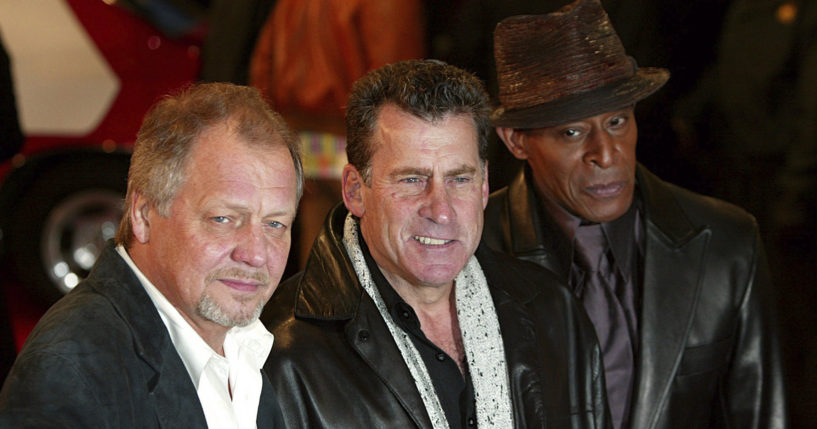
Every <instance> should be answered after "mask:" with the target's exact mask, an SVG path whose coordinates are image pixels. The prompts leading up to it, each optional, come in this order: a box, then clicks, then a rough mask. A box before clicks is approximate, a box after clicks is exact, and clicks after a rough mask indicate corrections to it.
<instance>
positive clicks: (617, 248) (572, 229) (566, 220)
mask: <svg viewBox="0 0 817 429" xmlns="http://www.w3.org/2000/svg"><path fill="white" fill-rule="evenodd" d="M537 195H539V197H540V198H539V200H540V201H542V206H543V207H544V209H545V212H546V213H549V214H550V216H551V218H553V220H554V221H555V222H556V224H557V225H558V226H559V227H560V228H561V230H562V232H563V233H564V234H565V236H566V237H567V239H568V241H569V242H570V243H573V238H574V237H575V235H576V229H577V228H578V227H579V225H581V224H583V223H587V222H589V221H587V220H585V219H582V218H581V217H579V216H576V215H574V214H572V213H570V212H568V211H567V210H565V209H564V207H562V206H561V205H559V203H557V202H556V201H555V200H553V199H552V198H551V197H550V196H548V195H544V194H540V193H539V192H537ZM640 210H641V193H640V192H639V189H638V184H636V189H635V192H634V193H633V202H632V204H630V208H629V209H628V210H627V212H625V213H624V215H622V216H620V217H618V218H617V219H614V220H612V221H610V222H602V223H601V228H602V230H603V231H604V236H605V237H606V238H607V243H608V245H609V246H610V248H611V250H612V251H613V258H614V259H615V261H616V264H618V266H619V269H620V270H621V272H622V273H625V276H628V275H629V273H630V272H631V269H630V268H631V265H632V264H631V261H632V254H633V251H634V248H635V245H636V243H637V235H636V234H635V232H636V230H637V225H638V224H639V222H640V218H641V217H640ZM633 237H636V240H634V239H633Z"/></svg>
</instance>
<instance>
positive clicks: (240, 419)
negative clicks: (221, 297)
mask: <svg viewBox="0 0 817 429" xmlns="http://www.w3.org/2000/svg"><path fill="white" fill-rule="evenodd" d="M116 251H117V252H119V254H120V255H121V256H122V259H124V260H125V262H127V263H128V265H129V266H130V267H131V269H132V270H133V272H134V273H135V274H136V277H138V278H139V281H140V282H141V283H142V286H143V287H144V288H145V291H147V293H148V295H149V296H150V299H151V300H152V301H153V304H154V305H155V306H156V309H157V310H158V311H159V315H160V316H161V318H162V321H163V322H164V324H165V326H166V327H167V331H168V333H169V334H170V339H171V341H173V345H174V346H175V347H176V351H178V353H179V356H180V357H181V359H182V362H183V363H184V366H185V367H186V368H187V372H188V373H189V374H190V379H191V380H192V381H193V385H195V387H196V391H197V392H198V395H199V401H200V402H201V406H202V408H203V409H204V416H205V418H206V419H207V426H208V427H209V428H218V429H222V428H236V429H246V428H255V427H256V416H257V414H258V403H259V399H260V397H261V385H262V378H261V377H262V376H261V367H262V366H263V365H264V362H265V361H266V359H267V356H268V355H269V352H270V350H271V349H272V342H273V336H272V334H271V333H270V332H269V331H267V329H266V328H264V325H263V324H262V323H261V322H260V321H258V320H256V321H255V322H253V323H251V324H250V325H248V326H245V327H233V328H231V329H230V330H229V331H227V336H226V337H225V338H224V356H221V355H219V354H218V353H216V352H215V351H214V350H213V349H212V348H211V347H210V346H209V345H208V344H207V343H206V342H204V340H203V339H202V338H201V336H199V334H198V333H197V332H196V331H195V330H194V329H193V327H192V326H190V324H189V323H187V320H185V319H184V317H182V315H181V314H180V313H179V310H177V309H176V307H174V306H173V305H172V304H171V303H170V301H168V300H167V298H165V296H164V295H162V293H161V292H159V290H158V289H156V286H154V285H153V284H152V283H151V282H150V280H148V279H147V277H145V275H144V274H143V273H142V271H140V270H139V268H138V267H137V266H136V264H135V263H134V262H133V260H132V259H131V258H130V256H129V255H128V252H127V251H126V250H125V249H124V248H123V247H122V246H117V247H116ZM228 383H229V385H228ZM230 392H232V397H231V395H230Z"/></svg>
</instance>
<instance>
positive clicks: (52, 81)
mask: <svg viewBox="0 0 817 429" xmlns="http://www.w3.org/2000/svg"><path fill="white" fill-rule="evenodd" d="M205 9H206V6H205V5H204V4H203V3H202V2H198V1H192V0H186V1H185V0H162V1H158V0H154V1H149V0H131V1H122V0H105V1H103V0H59V1H56V0H25V1H4V2H0V32H1V33H2V38H3V42H4V44H5V47H6V50H7V51H8V54H9V57H10V58H11V64H12V70H11V71H12V77H13V80H14V86H15V95H16V100H17V109H18V113H19V122H20V125H21V127H22V130H23V133H24V134H25V136H26V140H25V144H24V146H23V147H22V149H21V151H20V152H19V153H18V154H17V155H16V156H15V157H14V158H12V159H11V160H10V161H7V162H5V163H3V164H2V165H0V237H1V238H2V240H0V242H1V243H2V257H3V264H4V267H5V269H8V270H10V271H11V272H12V273H13V274H14V277H15V278H16V281H15V282H14V283H15V284H14V285H8V284H7V285H6V294H7V298H8V300H7V302H8V303H9V304H8V306H9V307H10V309H9V310H10V312H11V313H15V312H18V313H19V312H21V311H22V312H24V311H26V309H25V308H20V307H21V305H22V306H23V307H24V306H25V305H24V304H21V302H24V301H25V300H26V298H22V295H21V294H22V293H27V294H29V292H30V294H29V295H32V296H35V297H37V301H36V302H39V303H40V306H41V307H43V308H44V307H45V306H46V304H49V303H51V302H53V301H55V300H56V299H57V298H59V297H60V296H62V295H63V294H64V293H66V292H68V291H70V290H71V289H72V288H73V287H74V286H75V285H76V284H77V283H78V282H79V280H81V279H82V278H83V277H85V275H87V273H88V270H89V269H90V267H91V266H92V265H93V263H94V262H95V261H96V257H97V255H98V253H99V252H100V251H101V249H102V247H103V245H104V243H105V241H106V240H108V239H110V238H112V237H113V236H114V234H115V232H116V228H117V225H118V221H119V218H120V217H121V211H122V209H121V206H122V199H123V196H124V190H125V186H126V178H127V169H128V162H129V152H130V148H131V147H132V145H133V141H134V139H135V136H136V131H137V130H138V128H139V125H140V123H141V120H142V116H143V115H144V113H145V112H146V110H147V109H148V108H149V107H150V105H152V104H153V103H154V102H155V101H156V100H157V99H158V98H159V97H161V96H162V95H163V94H166V93H168V92H170V91H172V90H174V89H176V88H179V87H182V86H184V85H186V84H188V83H190V82H192V81H194V80H196V78H197V76H198V72H199V64H200V60H199V49H200V46H201V42H202V39H203V31H202V27H203V24H202V23H203V20H202V18H203V16H204V12H205ZM17 289H24V290H25V291H24V292H18V290H17ZM37 317H39V315H36V317H32V318H33V319H34V320H32V321H29V322H28V323H29V324H31V325H33V323H35V322H36V318H37ZM12 319H13V320H14V319H15V316H14V315H13V317H12ZM16 323H20V317H19V315H18V316H17V317H16ZM22 323H24V324H25V323H26V322H25V321H23V322H22ZM15 329H16V330H17V331H20V330H21V329H20V328H19V327H15ZM26 329H30V327H29V328H27V327H23V328H22V331H23V332H26ZM26 334H27V332H26Z"/></svg>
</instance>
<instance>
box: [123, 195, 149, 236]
mask: <svg viewBox="0 0 817 429" xmlns="http://www.w3.org/2000/svg"><path fill="white" fill-rule="evenodd" d="M130 202H131V204H130V213H128V214H129V215H130V222H131V228H132V229H133V237H134V238H135V239H136V241H138V242H140V243H142V244H145V243H147V242H148V241H150V222H149V221H148V214H150V210H151V209H152V207H151V205H150V203H149V202H148V200H147V198H145V197H144V196H143V195H142V194H141V193H139V192H138V191H134V192H133V193H132V194H131V201H130Z"/></svg>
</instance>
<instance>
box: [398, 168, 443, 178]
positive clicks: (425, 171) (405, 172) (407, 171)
mask: <svg viewBox="0 0 817 429" xmlns="http://www.w3.org/2000/svg"><path fill="white" fill-rule="evenodd" d="M432 174H433V172H432V171H431V169H430V168H420V167H402V168H399V169H397V170H394V171H392V172H391V174H389V176H391V177H400V176H426V177H430V176H431V175H432Z"/></svg>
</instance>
